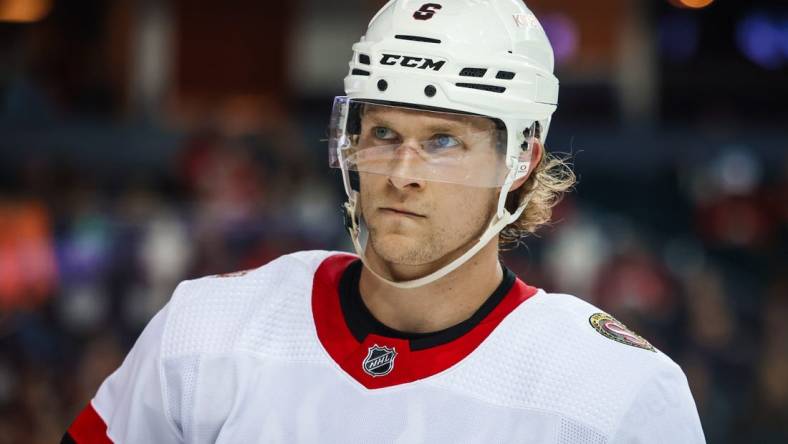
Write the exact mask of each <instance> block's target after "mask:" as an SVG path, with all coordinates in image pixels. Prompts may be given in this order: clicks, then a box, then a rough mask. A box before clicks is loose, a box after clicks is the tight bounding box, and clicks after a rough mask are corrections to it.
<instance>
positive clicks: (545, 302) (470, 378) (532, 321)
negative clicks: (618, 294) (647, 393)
mask: <svg viewBox="0 0 788 444" xmlns="http://www.w3.org/2000/svg"><path fill="white" fill-rule="evenodd" d="M598 311H599V310H598V309H597V308H596V307H594V306H592V305H590V304H588V303H586V302H584V301H582V300H580V299H578V298H575V297H574V296H569V295H562V294H548V293H545V292H544V291H541V290H540V291H539V293H537V294H536V295H534V296H533V297H532V298H531V299H529V300H527V301H525V302H524V303H523V304H522V306H521V307H518V309H517V310H516V311H515V312H513V313H512V314H511V315H510V316H509V317H508V318H507V319H506V320H505V321H504V322H503V323H502V324H501V325H500V326H499V327H498V329H496V331H494V332H493V334H492V335H490V337H489V338H487V340H486V341H485V342H484V343H483V344H482V345H481V346H479V349H478V350H477V351H476V352H475V353H474V354H473V355H471V356H469V357H468V359H466V360H465V361H463V362H461V363H460V364H459V365H458V366H457V368H456V369H453V370H451V371H449V372H446V373H445V374H444V375H442V377H441V378H436V379H435V381H434V382H435V383H436V384H440V385H441V386H443V387H447V388H448V387H451V388H452V389H453V390H459V391H461V392H464V393H467V394H469V395H471V396H474V397H477V398H479V399H483V400H485V401H487V402H491V403H494V404H499V405H504V406H511V407H517V408H533V409H538V410H544V411H552V412H562V414H563V415H565V417H566V418H568V419H571V420H572V421H574V422H576V423H579V424H586V425H587V427H590V428H593V429H595V430H596V431H597V433H600V434H601V435H603V436H610V435H611V434H612V433H613V432H614V429H615V427H616V425H617V422H618V420H619V418H620V417H621V416H622V415H623V414H624V409H626V408H627V407H628V405H629V402H628V401H627V400H631V399H633V398H634V396H635V394H636V393H637V391H638V390H639V388H640V387H641V385H642V384H643V382H644V381H645V380H646V379H647V378H648V377H649V376H650V374H649V372H650V371H653V369H654V367H655V365H658V366H675V364H673V363H672V361H670V360H669V359H668V358H667V357H665V356H664V355H663V354H662V353H659V352H652V351H649V350H644V349H640V348H635V347H631V346H626V345H622V344H619V343H617V342H615V341H611V340H610V339H607V338H605V337H603V336H602V335H600V334H598V333H597V332H596V331H595V330H594V329H593V328H592V327H591V326H590V325H589V323H588V318H589V317H590V316H591V315H592V314H593V313H595V312H598ZM525 325H527V326H528V328H521V326H525ZM525 375H527V380H524V377H525ZM589 407H591V408H589Z"/></svg>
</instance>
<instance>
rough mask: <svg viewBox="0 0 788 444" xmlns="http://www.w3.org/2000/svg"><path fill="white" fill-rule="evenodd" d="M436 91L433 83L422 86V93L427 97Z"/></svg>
mask: <svg viewBox="0 0 788 444" xmlns="http://www.w3.org/2000/svg"><path fill="white" fill-rule="evenodd" d="M436 92H438V90H437V89H435V87H434V86H433V85H427V86H425V87H424V95H425V96H427V97H433V96H435V93H436Z"/></svg>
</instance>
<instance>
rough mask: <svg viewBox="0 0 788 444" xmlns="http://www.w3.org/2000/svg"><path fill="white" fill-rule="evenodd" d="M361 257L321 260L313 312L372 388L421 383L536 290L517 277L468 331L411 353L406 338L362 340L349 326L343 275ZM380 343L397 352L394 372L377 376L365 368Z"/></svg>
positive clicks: (338, 353) (349, 366)
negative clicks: (344, 307)
mask: <svg viewBox="0 0 788 444" xmlns="http://www.w3.org/2000/svg"><path fill="white" fill-rule="evenodd" d="M357 259H358V258H357V257H356V256H353V255H349V254H338V255H334V256H330V257H328V258H326V259H325V260H324V261H323V263H321V264H320V266H319V267H318V269H317V271H316V272H315V277H314V282H313V287H312V316H313V318H314V321H315V329H316V330H317V336H318V338H319V339H320V343H321V344H322V345H323V348H325V350H326V351H327V352H328V354H329V355H330V356H331V358H332V359H333V360H334V361H335V362H336V363H337V364H338V365H339V366H340V367H341V368H342V369H343V370H344V371H345V372H346V373H347V374H349V375H350V376H352V377H353V379H355V380H356V381H358V382H359V383H361V384H362V385H363V386H364V387H366V388H368V389H377V388H383V387H390V386H394V385H399V384H405V383H408V382H413V381H417V380H419V379H424V378H426V377H429V376H432V375H435V374H437V373H440V372H442V371H444V370H446V369H448V368H450V367H451V366H453V365H455V364H457V363H458V362H460V361H461V360H463V359H464V358H465V357H467V356H468V355H469V354H470V353H471V352H473V350H475V349H476V347H478V346H479V344H481V343H482V342H483V341H484V340H485V339H486V338H487V336H489V335H490V333H492V331H493V330H494V329H495V327H497V326H498V324H500V323H501V321H503V319H504V318H505V317H506V316H507V315H508V314H509V313H511V312H512V311H513V310H514V309H515V308H517V306H519V305H520V304H521V303H522V302H524V301H525V300H526V299H528V298H529V297H531V296H533V295H534V294H535V293H536V288H533V287H530V286H528V285H526V284H525V283H523V282H522V281H521V280H520V279H517V280H516V281H515V283H514V285H513V286H512V288H511V290H509V292H508V293H507V294H506V296H505V297H504V298H503V300H502V301H501V302H500V303H499V304H498V305H497V306H496V307H495V308H494V309H493V311H492V312H490V314H488V315H487V317H486V318H484V319H483V320H482V321H481V322H479V324H477V325H476V326H474V327H473V328H472V329H471V330H470V331H469V332H467V333H465V334H464V335H462V336H460V337H458V338H456V339H454V340H452V341H450V342H447V343H445V344H441V345H436V346H434V347H429V348H427V349H423V350H415V351H412V350H411V349H410V342H409V341H408V340H406V339H400V338H390V337H384V336H379V335H376V334H369V335H368V336H367V337H366V338H365V339H364V341H363V342H362V343H359V342H358V340H356V338H355V337H354V336H353V334H352V333H351V331H350V329H349V328H348V326H347V323H346V321H345V318H344V315H343V312H342V308H341V306H340V300H339V282H340V279H341V278H342V274H343V273H344V271H345V270H346V269H347V267H348V265H350V264H351V263H352V262H353V261H355V260H357ZM375 345H377V346H379V347H389V348H394V349H395V351H396V356H395V357H394V366H393V368H392V370H391V371H390V372H389V373H387V374H385V375H382V376H372V375H370V374H368V373H366V372H365V371H364V368H363V362H364V360H365V359H366V358H367V355H368V353H369V351H370V348H371V347H373V346H375Z"/></svg>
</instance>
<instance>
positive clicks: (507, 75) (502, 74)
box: [495, 71, 514, 80]
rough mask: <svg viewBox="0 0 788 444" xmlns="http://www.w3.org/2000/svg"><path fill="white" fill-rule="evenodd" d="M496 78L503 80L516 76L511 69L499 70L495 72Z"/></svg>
mask: <svg viewBox="0 0 788 444" xmlns="http://www.w3.org/2000/svg"><path fill="white" fill-rule="evenodd" d="M495 78H496V79H503V80H512V79H513V78H514V73H513V72H511V71H498V73H497V74H495Z"/></svg>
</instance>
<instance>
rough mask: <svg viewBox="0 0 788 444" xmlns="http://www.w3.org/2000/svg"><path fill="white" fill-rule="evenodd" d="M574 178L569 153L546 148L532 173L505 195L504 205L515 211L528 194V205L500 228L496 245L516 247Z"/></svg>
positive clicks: (543, 220) (549, 212)
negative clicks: (520, 184)
mask: <svg viewBox="0 0 788 444" xmlns="http://www.w3.org/2000/svg"><path fill="white" fill-rule="evenodd" d="M576 182H577V178H576V176H575V173H574V172H573V171H572V168H571V165H570V163H569V157H568V156H561V155H555V154H550V153H548V152H547V151H546V150H545V151H544V154H543V155H542V159H541V160H540V161H539V164H538V165H537V166H536V169H535V170H534V171H533V172H532V173H531V176H530V177H529V178H528V180H526V181H525V183H524V184H523V185H522V186H521V187H520V188H518V189H516V190H514V191H512V192H511V193H509V195H508V196H507V197H506V209H508V210H509V211H510V212H514V211H515V210H517V207H519V205H520V203H521V202H522V201H523V199H525V198H526V196H528V194H530V200H529V202H528V206H526V207H525V210H524V211H523V214H522V215H520V218H519V219H517V220H516V221H515V222H513V223H511V224H509V225H507V226H506V227H504V229H503V230H501V233H500V236H499V238H498V246H499V248H501V249H502V250H510V249H514V248H516V247H517V246H518V245H520V244H521V243H523V241H524V240H525V238H526V237H528V236H530V235H532V234H534V233H535V232H536V230H537V229H539V227H541V226H543V225H545V224H547V223H549V222H550V218H551V216H552V214H553V207H555V206H556V205H557V204H558V202H560V201H561V199H562V198H563V197H564V195H565V194H566V192H568V191H570V190H571V189H572V187H573V186H574V185H575V183H576Z"/></svg>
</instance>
